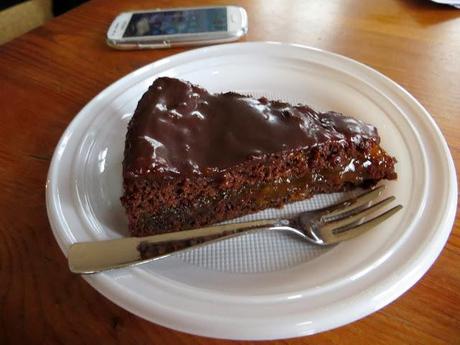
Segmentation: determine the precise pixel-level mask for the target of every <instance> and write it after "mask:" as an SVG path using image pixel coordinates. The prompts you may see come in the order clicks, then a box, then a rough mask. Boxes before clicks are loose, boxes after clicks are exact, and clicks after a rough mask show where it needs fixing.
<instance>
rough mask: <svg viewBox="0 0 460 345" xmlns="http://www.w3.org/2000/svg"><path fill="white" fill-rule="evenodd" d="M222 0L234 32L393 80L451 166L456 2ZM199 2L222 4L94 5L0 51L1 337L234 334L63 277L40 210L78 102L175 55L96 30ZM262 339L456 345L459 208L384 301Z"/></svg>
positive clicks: (457, 89) (459, 125) (457, 125)
mask: <svg viewBox="0 0 460 345" xmlns="http://www.w3.org/2000/svg"><path fill="white" fill-rule="evenodd" d="M231 2H232V3H236V4H241V5H243V6H244V7H245V8H246V9H247V11H248V13H249V25H250V29H249V34H248V35H247V37H246V38H244V40H245V41H256V40H270V41H284V42H295V43H301V44H305V45H310V46H314V47H318V48H322V49H327V50H330V51H333V52H336V53H340V54H343V55H346V56H349V57H351V58H353V59H356V60H358V61H361V62H363V63H365V64H367V65H369V66H371V67H373V68H375V69H377V70H379V71H380V72H382V73H384V74H386V75H387V76H389V77H390V78H391V79H393V80H395V81H396V82H398V83H399V84H401V85H402V86H403V87H405V88H406V89H407V90H408V91H409V92H410V93H412V94H413V95H414V96H415V97H416V98H417V99H418V100H419V101H420V102H421V103H422V104H423V105H424V106H425V107H426V108H427V109H428V111H429V112H430V113H431V114H432V115H433V117H434V118H435V120H436V122H437V124H438V125H439V126H440V128H441V130H442V132H443V133H444V135H445V137H446V138H447V141H448V144H449V146H450V149H451V152H452V155H453V157H454V160H455V165H456V169H457V171H458V170H459V169H460V10H455V9H453V8H451V7H448V6H442V5H436V4H433V3H431V2H430V1H428V0H426V1H422V0H420V1H416V0H385V1H383V0H382V1H362V0H327V1H324V0H309V1H301V0H298V1H281V0H251V1H250V0H248V1H241V0H232V1H231ZM210 3H212V4H217V3H220V4H226V3H227V2H226V1H218V0H216V1H212V2H211V1H191V0H189V1H179V0H177V1H151V0H150V1H110V0H94V1H90V2H89V3H87V4H85V5H83V6H81V7H79V8H77V9H75V10H73V11H70V12H68V13H66V14H65V15H62V16H60V17H58V18H55V19H53V20H51V21H50V22H48V23H47V24H46V25H44V26H42V27H40V28H38V29H36V30H34V31H32V32H30V33H28V34H26V35H24V36H22V37H20V38H18V39H16V40H14V41H12V42H10V43H8V44H6V45H3V46H0V121H1V122H0V344H112V343H115V344H171V345H172V344H206V345H208V344H209V345H211V344H243V343H246V342H242V341H228V340H217V339H208V338H203V337H198V336H193V335H189V334H185V333H181V332H177V331H173V330H170V329H167V328H164V327H161V326H158V325H155V324H152V323H150V322H147V321H145V320H143V319H141V318H139V317H136V316H134V315H132V314H130V313H129V312H127V311H125V310H123V309H121V308H119V307H118V306H116V305H114V304H113V303H112V302H110V301H109V300H107V299H106V298H104V297H102V296H101V295H100V294H99V293H98V292H96V291H95V290H94V289H93V288H91V287H90V286H89V285H88V284H87V283H86V282H85V281H84V280H83V279H82V278H81V277H79V276H77V275H73V274H71V273H70V272H69V270H68V268H67V262H66V260H65V257H64V255H63V254H62V252H61V251H60V249H59V248H58V245H57V243H56V242H55V240H54V237H53V235H52V232H51V229H50V226H49V223H48V218H47V214H46V207H45V183H46V175H47V171H48V167H49V164H50V159H51V156H52V154H53V151H54V148H55V146H56V144H57V142H58V140H59V138H60V136H61V135H62V133H63V131H64V130H65V128H66V126H67V125H68V124H69V122H70V121H71V120H72V119H73V117H74V116H75V115H76V114H77V113H78V111H79V110H80V109H81V108H82V107H83V106H84V105H85V104H86V103H87V102H88V101H90V100H91V99H92V98H93V97H94V96H95V95H96V94H97V93H99V92H100V91H101V90H103V89H104V88H105V87H107V86H108V85H109V84H111V83H112V82H114V81H115V80H117V79H118V78H120V77H122V76H124V75H125V74H127V73H129V72H131V71H133V70H134V69H136V68H138V67H141V66H143V65H145V64H147V63H150V62H152V61H154V60H157V59H160V58H163V57H166V56H169V55H171V54H175V53H178V52H181V51H184V50H185V49H170V50H156V51H155V50H151V51H130V52H126V51H116V50H112V49H110V48H109V47H107V46H106V44H105V42H104V37H105V33H106V30H107V27H108V25H109V24H110V22H111V20H112V19H113V18H114V16H115V15H116V14H118V13H119V12H120V11H122V10H129V9H141V8H151V7H172V6H190V5H201V4H210ZM433 202H436V201H435V200H433ZM457 210H458V206H457ZM331 317H334V316H333V315H331ZM260 344H460V220H459V216H458V213H457V218H456V222H455V226H454V228H453V231H452V234H451V236H450V238H449V241H448V243H447V245H446V247H445V248H444V250H443V251H442V253H441V255H440V257H439V258H438V260H437V261H436V262H435V264H434V265H433V266H432V268H431V269H430V270H429V271H428V273H427V274H426V275H425V276H424V277H423V278H422V279H421V280H420V281H419V282H418V283H417V284H416V285H415V286H414V287H413V288H412V289H410V290H409V291H408V292H406V293H405V294H404V295H403V296H401V297H400V298H399V299H397V300H396V301H395V302H393V303H391V304H390V305H388V306H386V307H385V308H383V309H382V310H380V311H378V312H376V313H374V314H372V315H370V316H368V317H366V318H364V319H362V320H359V321H356V322H354V323H352V324H349V325H346V326H343V327H340V328H338V329H335V330H332V331H327V332H324V333H321V334H317V335H313V336H309V337H303V338H296V339H289V340H278V341H267V342H261V343H260Z"/></svg>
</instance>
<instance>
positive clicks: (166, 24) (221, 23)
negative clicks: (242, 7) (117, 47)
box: [123, 7, 227, 37]
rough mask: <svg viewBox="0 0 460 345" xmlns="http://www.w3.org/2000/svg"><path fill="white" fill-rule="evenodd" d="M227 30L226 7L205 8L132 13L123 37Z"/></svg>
mask: <svg viewBox="0 0 460 345" xmlns="http://www.w3.org/2000/svg"><path fill="white" fill-rule="evenodd" d="M226 30H227V9H226V8H225V7H222V8H207V9H195V10H179V11H177V10H174V11H164V12H146V13H134V14H133V15H132V16H131V20H130V21H129V23H128V26H127V28H126V30H125V32H124V33H123V37H141V36H159V35H174V34H192V33H200V32H209V31H226Z"/></svg>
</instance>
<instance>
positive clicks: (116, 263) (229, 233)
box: [68, 186, 402, 274]
mask: <svg viewBox="0 0 460 345" xmlns="http://www.w3.org/2000/svg"><path fill="white" fill-rule="evenodd" d="M384 189H385V187H384V186H380V187H377V188H374V189H371V190H369V191H367V192H364V193H362V194H361V195H359V196H357V197H354V198H351V199H348V200H346V201H343V202H340V203H338V204H335V205H332V206H329V207H326V208H322V209H318V210H313V211H307V212H302V213H300V214H297V215H295V216H293V217H290V218H283V219H263V220H256V221H250V222H244V223H236V224H224V225H214V226H209V227H205V228H200V229H194V230H185V231H178V232H171V233H165V234H161V235H154V236H148V237H127V238H122V239H116V240H108V241H96V242H80V243H75V244H73V245H72V246H71V247H70V249H69V253H68V261H69V268H70V270H71V271H72V272H74V273H83V274H88V273H95V272H100V271H104V270H109V269H114V268H121V267H127V266H135V265H140V264H144V263H146V262H151V261H153V260H158V259H161V258H164V257H167V256H170V255H172V254H175V253H178V252H181V251H184V250H190V249H193V248H197V247H201V246H204V245H207V244H210V243H213V242H216V241H222V240H224V239H228V238H231V237H235V236H240V235H243V234H248V233H253V232H257V231H267V230H271V231H273V230H275V231H287V232H290V233H293V234H295V235H298V236H299V237H300V238H302V239H303V240H306V241H308V242H311V243H314V244H316V245H321V246H325V245H331V244H335V243H338V242H342V241H345V240H349V239H352V238H354V237H356V236H359V235H361V234H363V233H365V232H366V231H368V230H370V229H372V228H373V227H375V226H376V225H377V224H380V223H381V222H383V221H384V220H386V219H388V218H389V217H391V216H392V215H393V214H395V213H396V212H398V211H399V210H400V209H401V208H402V206H401V205H397V206H395V207H393V208H391V209H390V210H388V211H386V212H384V213H382V214H380V215H378V216H376V217H374V218H372V219H369V220H366V221H364V222H363V219H365V217H366V216H369V215H371V214H373V213H374V212H375V211H377V210H379V209H381V208H382V207H384V206H386V205H387V204H389V203H390V202H392V201H394V200H395V197H394V196H390V197H388V198H386V199H384V200H382V201H380V202H377V203H373V204H372V205H371V206H369V204H370V203H372V202H373V201H375V199H377V198H378V197H379V196H380V195H381V194H382V193H383V191H384Z"/></svg>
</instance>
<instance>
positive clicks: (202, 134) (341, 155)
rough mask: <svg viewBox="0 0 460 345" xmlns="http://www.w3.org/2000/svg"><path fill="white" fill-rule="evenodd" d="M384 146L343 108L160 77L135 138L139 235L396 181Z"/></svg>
mask: <svg viewBox="0 0 460 345" xmlns="http://www.w3.org/2000/svg"><path fill="white" fill-rule="evenodd" d="M379 142H380V138H379V136H378V133H377V129H376V128H375V127H373V126H371V125H368V124H366V123H364V122H362V121H359V120H356V119H353V118H351V117H346V116H343V115H342V114H339V113H336V112H325V113H321V112H317V111H315V110H313V109H311V108H310V107H308V106H305V105H295V106H292V105H290V104H288V103H284V102H279V101H270V100H268V99H266V98H260V99H254V98H251V97H248V96H243V95H240V94H237V93H233V92H229V93H224V94H210V93H208V92H207V91H206V90H204V89H202V88H200V87H198V86H195V85H192V84H190V83H188V82H184V81H181V80H177V79H172V78H159V79H157V80H156V81H155V82H154V83H153V84H152V85H151V86H150V88H149V90H148V91H147V92H146V93H145V94H144V95H143V96H142V99H141V100H140V101H139V104H138V106H137V109H136V111H135V113H134V115H133V117H132V119H131V121H130V123H129V125H128V132H127V135H126V146H125V152H124V161H123V178H124V182H123V184H124V195H123V197H122V198H121V201H122V203H123V205H124V207H125V208H126V211H127V214H128V218H129V229H130V232H131V234H132V235H134V236H143V235H148V234H158V233H162V232H168V231H173V230H174V231H176V230H181V229H190V228H194V227H198V226H203V225H207V224H211V223H215V222H220V221H224V220H227V219H230V218H234V217H238V216H242V215H245V214H248V213H252V212H255V211H259V210H262V209H265V208H268V207H281V206H282V205H284V204H285V203H287V202H292V201H297V200H301V199H305V198H309V197H311V196H313V195H314V194H317V193H330V192H339V191H344V190H347V189H349V188H352V187H358V186H361V187H367V186H370V185H373V184H375V183H376V182H377V181H379V180H381V179H395V178H396V173H395V171H394V164H395V159H394V158H392V157H390V156H389V155H388V154H387V153H386V152H385V151H384V150H383V149H382V148H381V147H380V146H379Z"/></svg>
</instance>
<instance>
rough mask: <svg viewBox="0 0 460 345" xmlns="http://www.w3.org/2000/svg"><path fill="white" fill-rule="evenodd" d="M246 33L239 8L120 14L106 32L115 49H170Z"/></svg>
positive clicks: (211, 42)
mask: <svg viewBox="0 0 460 345" xmlns="http://www.w3.org/2000/svg"><path fill="white" fill-rule="evenodd" d="M247 31H248V16H247V13H246V11H245V9H244V8H242V7H238V6H213V7H188V8H169V9H155V10H148V11H135V12H123V13H120V14H119V15H118V16H117V17H116V18H115V20H114V21H113V22H112V24H111V25H110V28H109V30H108V31H107V43H108V44H109V46H111V47H113V48H118V49H147V48H169V47H175V46H185V45H204V44H213V43H223V42H231V41H236V40H237V39H239V38H240V37H242V36H244V35H245V34H246V32H247Z"/></svg>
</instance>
